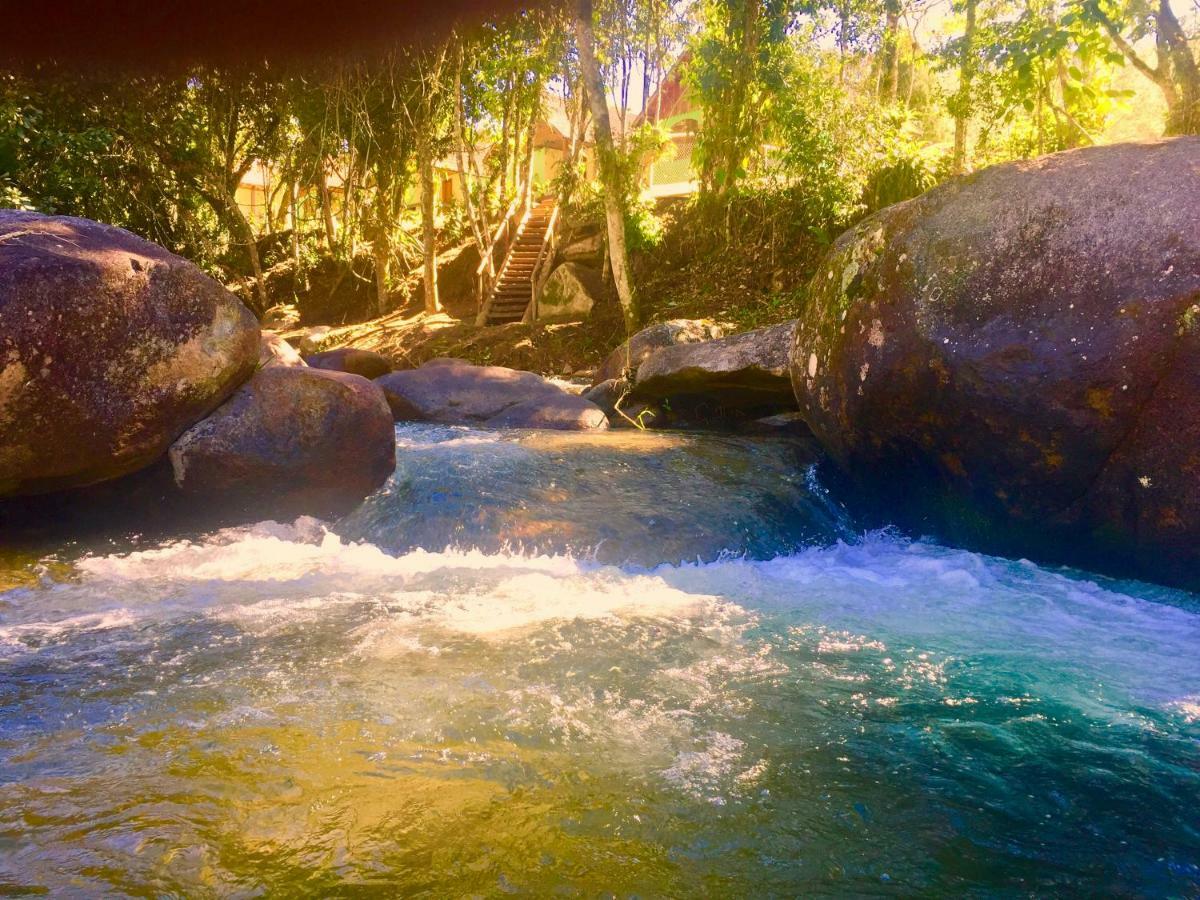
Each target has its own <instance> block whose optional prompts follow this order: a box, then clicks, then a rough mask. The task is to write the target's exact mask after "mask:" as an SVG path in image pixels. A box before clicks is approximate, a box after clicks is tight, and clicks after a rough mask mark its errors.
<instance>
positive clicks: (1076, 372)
mask: <svg viewBox="0 0 1200 900" xmlns="http://www.w3.org/2000/svg"><path fill="white" fill-rule="evenodd" d="M791 376H792V382H793V386H794V388H795V391H796V396H797V399H798V402H799V404H800V409H801V411H802V412H803V414H804V417H805V420H806V421H807V422H808V424H809V426H810V427H811V429H812V431H813V433H814V434H815V435H816V437H817V438H818V439H819V440H820V441H821V443H822V444H823V445H824V446H825V448H826V449H827V450H828V451H829V452H830V453H831V454H832V456H833V457H834V459H836V460H837V461H838V462H839V463H840V464H841V467H842V468H843V469H844V470H845V471H846V472H848V473H849V474H850V475H851V477H852V478H853V479H854V480H855V481H856V482H858V483H860V484H863V485H866V486H870V487H873V488H879V487H892V488H895V489H896V490H895V493H896V494H898V495H902V501H901V504H900V505H902V506H904V507H906V508H911V506H912V504H913V503H914V502H916V501H918V500H921V501H925V502H923V503H922V504H919V505H921V506H922V507H923V509H924V510H925V511H926V512H928V511H929V510H934V512H933V513H932V514H931V515H932V516H933V518H932V519H931V521H933V522H935V523H936V524H938V525H939V526H941V527H950V528H953V527H954V522H951V521H949V520H950V519H954V518H955V516H954V515H949V514H945V515H943V513H946V511H948V510H955V511H957V513H961V515H959V516H958V519H959V521H960V522H961V521H967V520H972V521H974V522H975V523H976V526H972V527H984V528H986V527H989V525H988V523H1008V524H1012V525H1016V526H1018V531H1020V530H1021V529H1024V532H1023V533H1024V534H1026V535H1027V536H1028V540H1027V541H1026V542H1025V546H1027V547H1029V548H1030V549H1031V551H1032V550H1036V549H1037V547H1038V546H1039V545H1040V542H1042V541H1044V540H1045V538H1046V537H1047V536H1058V537H1062V538H1063V539H1064V541H1063V543H1062V544H1061V546H1070V545H1071V544H1072V543H1074V545H1075V547H1076V548H1082V549H1086V550H1088V551H1089V552H1090V558H1089V562H1092V563H1097V562H1099V563H1100V564H1108V565H1109V567H1110V568H1114V569H1119V570H1121V571H1133V572H1137V573H1139V574H1143V575H1146V576H1149V577H1153V578H1157V579H1160V580H1167V581H1175V582H1187V583H1193V584H1194V583H1197V582H1200V138H1178V139H1175V140H1169V141H1162V142H1158V143H1152V144H1137V145H1134V144H1128V145H1115V146H1108V147H1097V148H1089V149H1085V150H1077V151H1072V152H1067V153H1061V154H1056V155H1052V156H1048V157H1044V158H1041V159H1037V160H1032V161H1028V162H1017V163H1010V164H1006V165H1000V166H995V167H992V168H989V169H985V170H983V171H981V172H979V173H977V174H975V175H972V176H970V177H967V178H961V179H956V180H955V181H952V182H950V183H948V184H946V185H944V186H942V187H939V188H937V189H935V190H933V191H931V192H929V193H928V194H926V195H924V196H922V197H919V198H917V199H914V200H911V201H908V202H906V203H902V204H899V205H897V206H894V207H890V208H888V209H886V210H884V211H883V212H881V213H879V214H878V215H876V216H873V217H872V218H870V219H868V220H866V221H865V222H863V223H862V224H861V225H859V226H858V227H857V228H855V229H853V230H852V231H850V232H848V233H847V234H845V235H843V236H842V237H841V238H840V239H839V240H838V242H837V243H836V245H835V246H834V248H833V249H832V251H831V252H830V254H829V255H828V257H827V258H826V260H825V261H824V263H823V265H822V266H821V268H820V269H819V271H818V272H817V274H816V276H815V278H814V280H813V282H812V286H811V306H810V308H809V309H808V310H807V312H806V313H805V314H804V315H803V316H802V317H801V319H800V322H799V324H798V327H797V330H796V337H795V342H794V345H793V349H792V358H791ZM938 511H940V512H938ZM897 512H898V514H899V512H900V510H899V509H898V510H897ZM979 523H984V524H983V525H982V526H979ZM1021 540H1024V539H1021ZM1021 540H1018V541H1017V542H1016V543H1017V546H1018V548H1020V547H1021ZM1010 549H1011V548H1010ZM1068 555H1069V556H1070V555H1073V554H1068Z"/></svg>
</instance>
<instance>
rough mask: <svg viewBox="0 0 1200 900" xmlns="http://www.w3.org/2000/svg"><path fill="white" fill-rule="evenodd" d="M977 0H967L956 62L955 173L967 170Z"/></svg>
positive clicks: (953, 165) (953, 167) (952, 165)
mask: <svg viewBox="0 0 1200 900" xmlns="http://www.w3.org/2000/svg"><path fill="white" fill-rule="evenodd" d="M977 2H978V0H967V26H966V29H965V30H964V31H963V44H962V57H961V58H960V60H959V64H958V96H957V98H956V100H955V110H954V157H953V160H952V163H951V167H952V169H953V171H954V174H955V175H961V174H963V173H964V172H966V171H967V125H968V124H969V123H970V121H971V81H972V79H973V77H974V75H975V59H974V52H975V51H974V43H975V6H976V4H977Z"/></svg>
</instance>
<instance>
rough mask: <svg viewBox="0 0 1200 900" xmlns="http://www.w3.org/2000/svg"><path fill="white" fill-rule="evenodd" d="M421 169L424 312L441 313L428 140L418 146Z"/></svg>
mask: <svg viewBox="0 0 1200 900" xmlns="http://www.w3.org/2000/svg"><path fill="white" fill-rule="evenodd" d="M420 147H421V152H420V156H421V158H420V160H419V163H420V167H421V237H422V245H423V249H424V253H425V312H427V313H436V312H441V309H442V304H441V302H440V301H439V299H438V286H437V228H436V223H435V221H434V215H435V200H436V198H435V196H434V193H433V191H434V187H433V147H432V146H431V145H430V143H429V140H428V138H424V139H422V141H421V144H420Z"/></svg>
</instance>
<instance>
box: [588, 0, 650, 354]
mask: <svg viewBox="0 0 1200 900" xmlns="http://www.w3.org/2000/svg"><path fill="white" fill-rule="evenodd" d="M574 25H575V28H574V30H575V44H576V47H577V48H578V50H579V67H580V70H581V71H582V73H583V82H584V87H585V89H586V91H587V95H588V103H589V105H590V106H591V110H592V128H593V130H594V132H595V141H596V156H597V162H598V164H599V169H600V183H601V185H602V186H603V190H604V218H605V224H606V227H607V232H608V258H609V264H610V266H611V268H612V275H613V284H615V285H616V288H617V299H618V300H619V302H620V304H621V312H622V314H623V315H624V318H625V328H626V330H627V331H628V332H629V333H631V334H632V333H633V332H634V331H635V330H636V329H637V327H638V324H639V323H638V313H637V302H636V298H635V297H634V293H633V283H632V279H631V278H630V275H629V258H628V256H627V254H626V252H625V213H626V210H625V208H624V204H623V203H622V197H623V196H624V190H623V186H622V184H621V181H622V178H621V172H620V160H619V159H618V157H617V152H616V147H615V146H614V144H613V136H612V126H611V125H610V123H609V119H608V102H607V97H606V94H605V91H604V79H603V78H602V77H601V75H600V66H599V64H598V63H597V62H596V52H595V41H594V37H593V31H592V29H593V21H592V3H591V0H578V6H577V7H576V10H575V23H574Z"/></svg>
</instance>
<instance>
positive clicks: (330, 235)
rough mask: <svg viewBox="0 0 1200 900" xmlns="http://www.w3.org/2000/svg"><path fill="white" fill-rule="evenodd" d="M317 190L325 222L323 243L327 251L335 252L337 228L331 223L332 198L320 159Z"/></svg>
mask: <svg viewBox="0 0 1200 900" xmlns="http://www.w3.org/2000/svg"><path fill="white" fill-rule="evenodd" d="M317 191H318V193H319V194H320V197H321V218H322V219H324V222H325V243H326V244H327V245H328V246H329V252H330V253H335V252H337V230H336V228H335V227H334V224H333V198H332V197H331V196H330V195H329V181H328V180H327V179H326V177H325V164H324V161H323V160H322V163H321V167H320V168H319V169H318V171H317Z"/></svg>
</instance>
